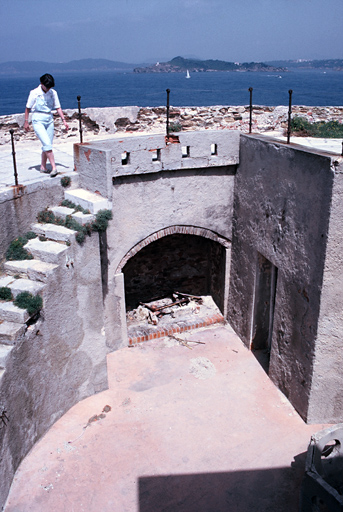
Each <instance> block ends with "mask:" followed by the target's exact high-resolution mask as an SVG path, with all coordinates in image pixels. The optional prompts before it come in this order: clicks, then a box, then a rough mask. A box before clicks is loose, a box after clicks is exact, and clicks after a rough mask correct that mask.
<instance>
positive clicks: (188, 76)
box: [186, 69, 191, 78]
mask: <svg viewBox="0 0 343 512" xmlns="http://www.w3.org/2000/svg"><path fill="white" fill-rule="evenodd" d="M190 77H191V75H190V74H189V71H188V69H187V73H186V78H190Z"/></svg>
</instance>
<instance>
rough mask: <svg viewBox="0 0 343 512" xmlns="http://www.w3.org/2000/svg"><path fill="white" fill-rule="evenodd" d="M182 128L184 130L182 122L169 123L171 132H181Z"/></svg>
mask: <svg viewBox="0 0 343 512" xmlns="http://www.w3.org/2000/svg"><path fill="white" fill-rule="evenodd" d="M181 130H182V124H181V123H171V124H170V125H169V132H170V133H173V132H181Z"/></svg>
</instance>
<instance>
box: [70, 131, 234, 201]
mask: <svg viewBox="0 0 343 512" xmlns="http://www.w3.org/2000/svg"><path fill="white" fill-rule="evenodd" d="M178 140H179V143H176V144H174V143H166V140H165V137H164V136H163V135H150V136H147V135H144V136H136V137H124V138H122V139H112V140H104V141H95V142H91V143H84V144H75V145H74V161H75V170H76V171H77V172H78V173H79V174H80V186H81V187H84V188H86V189H87V190H91V191H92V192H96V191H97V192H100V194H102V195H103V196H104V197H107V199H109V200H111V197H112V180H113V179H115V178H117V177H119V176H132V175H145V174H155V173H157V172H159V171H176V170H180V169H201V168H203V169H210V168H214V167H220V166H228V165H236V164H237V163H238V153H239V132H237V131H231V132H221V131H217V132H215V131H212V132H211V131H198V132H192V133H180V134H178ZM125 156H126V158H125Z"/></svg>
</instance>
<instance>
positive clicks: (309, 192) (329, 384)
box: [228, 136, 342, 422]
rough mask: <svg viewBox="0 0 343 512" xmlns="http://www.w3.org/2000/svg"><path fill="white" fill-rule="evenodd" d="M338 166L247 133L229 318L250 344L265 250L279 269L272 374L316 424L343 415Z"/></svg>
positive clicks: (240, 173) (236, 204)
mask: <svg viewBox="0 0 343 512" xmlns="http://www.w3.org/2000/svg"><path fill="white" fill-rule="evenodd" d="M334 169H335V165H334V161H333V160H332V159H331V158H330V157H329V156H324V155H321V154H315V152H307V151H306V150H299V149H294V148H288V147H287V146H286V145H282V144H278V143H275V142H273V141H271V140H267V139H263V138H261V137H259V138H257V137H255V136H242V137H241V149H240V165H239V168H238V170H237V175H236V183H235V199H234V218H233V238H232V265H231V276H230V298H229V303H228V320H229V322H230V324H231V325H232V326H233V327H234V329H235V330H236V332H237V333H238V335H239V336H240V337H241V339H242V340H243V341H244V343H245V344H246V345H247V346H248V347H249V346H250V344H251V341H252V339H253V336H254V332H253V328H254V325H253V315H254V301H255V300H257V297H256V296H255V283H256V282H257V281H256V280H257V275H256V274H257V259H258V255H259V254H260V255H262V256H263V257H264V258H265V259H266V260H268V261H269V262H271V263H272V264H273V265H275V267H276V268H277V270H278V272H277V286H276V298H275V312H274V324H273V329H272V345H271V354H270V367H269V375H270V377H271V378H272V380H273V381H274V382H275V384H276V385H277V386H278V387H279V389H281V391H282V392H283V393H284V394H285V395H286V396H287V397H288V398H289V400H290V401H291V403H292V404H293V405H294V407H295V408H296V409H297V411H298V412H299V413H300V414H301V416H302V417H303V418H304V419H305V420H307V421H309V422H313V421H336V420H341V419H342V409H341V408H339V407H338V405H337V404H338V403H339V404H341V400H340V399H339V400H338V398H337V396H336V395H337V392H336V391H335V390H337V391H338V390H340V391H341V389H342V382H341V377H340V374H341V372H340V370H338V366H340V361H341V350H342V349H341V346H339V345H340V343H339V339H340V337H339V335H338V332H339V331H340V330H341V329H342V325H341V323H342V322H341V320H340V316H339V314H338V309H339V308H340V307H341V304H342V294H341V290H342V283H341V276H340V271H339V268H340V267H339V262H340V261H341V254H342V251H341V249H342V248H341V247H340V245H341V242H340V240H341V239H342V236H341V221H342V213H341V212H342V207H341V206H340V204H341V203H340V197H341V191H340V190H338V191H337V194H338V195H337V196H334V203H333V204H332V199H333V194H336V192H335V191H334V188H335V187H336V183H337V184H338V182H339V183H341V175H340V174H339V173H335V172H334ZM339 187H341V185H339ZM334 205H335V207H334ZM336 210H337V211H336ZM330 216H331V220H330ZM332 216H334V217H332ZM331 227H332V232H331V233H330V231H331V229H330V228H331ZM327 244H328V245H327ZM331 246H332V248H331ZM333 248H334V250H333ZM329 262H330V263H329ZM323 278H324V283H323ZM334 283H335V285H334V286H331V285H332V284H334ZM324 297H325V302H324V303H323V300H324ZM338 304H340V306H338ZM324 311H325V313H324ZM322 312H323V313H322ZM324 331H325V335H324V336H323V333H324ZM334 333H336V334H334ZM325 353H329V354H330V357H329V358H328V359H325ZM329 361H330V363H331V364H330V363H329ZM337 365H338V366H337ZM336 367H337V371H333V368H336ZM337 400H338V402H337ZM335 403H336V406H335V405H334V404H335ZM335 407H336V408H335ZM334 410H335V411H336V416H335V414H334Z"/></svg>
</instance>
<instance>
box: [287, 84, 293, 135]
mask: <svg viewBox="0 0 343 512" xmlns="http://www.w3.org/2000/svg"><path fill="white" fill-rule="evenodd" d="M288 94H289V105H288V127H287V144H289V141H290V138H291V120H292V94H293V91H292V89H290V90H289V91H288Z"/></svg>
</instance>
